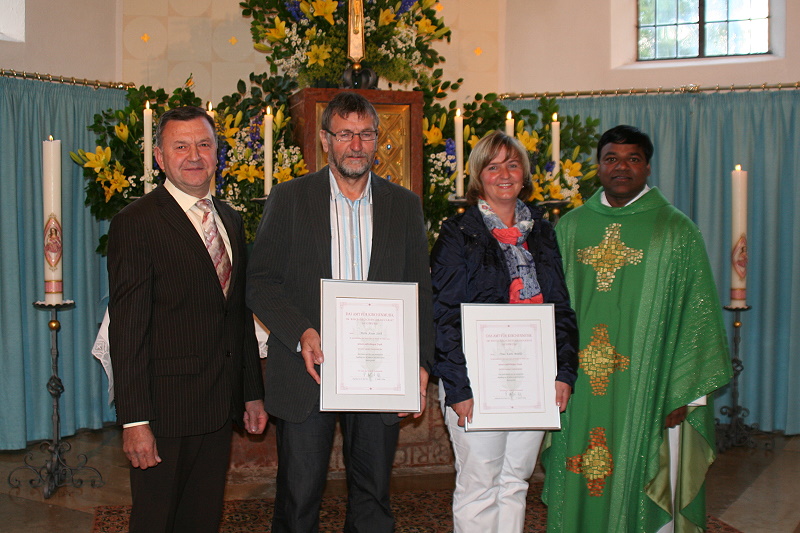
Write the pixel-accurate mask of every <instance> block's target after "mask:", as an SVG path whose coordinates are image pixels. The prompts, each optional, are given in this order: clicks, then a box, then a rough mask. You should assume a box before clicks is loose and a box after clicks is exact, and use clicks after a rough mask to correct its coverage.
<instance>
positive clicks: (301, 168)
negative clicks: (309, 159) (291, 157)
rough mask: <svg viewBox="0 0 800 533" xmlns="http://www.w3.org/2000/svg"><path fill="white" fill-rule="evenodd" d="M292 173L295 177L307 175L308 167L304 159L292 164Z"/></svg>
mask: <svg viewBox="0 0 800 533" xmlns="http://www.w3.org/2000/svg"><path fill="white" fill-rule="evenodd" d="M294 173H295V175H297V176H305V175H306V174H308V167H306V162H305V160H304V159H301V160H300V161H298V162H297V163H295V164H294Z"/></svg>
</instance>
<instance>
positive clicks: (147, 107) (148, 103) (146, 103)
mask: <svg viewBox="0 0 800 533" xmlns="http://www.w3.org/2000/svg"><path fill="white" fill-rule="evenodd" d="M144 108H145V109H150V100H147V101H146V102H145V103H144Z"/></svg>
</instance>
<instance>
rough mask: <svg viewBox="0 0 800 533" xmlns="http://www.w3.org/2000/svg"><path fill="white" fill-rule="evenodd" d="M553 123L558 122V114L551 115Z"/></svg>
mask: <svg viewBox="0 0 800 533" xmlns="http://www.w3.org/2000/svg"><path fill="white" fill-rule="evenodd" d="M553 122H558V113H553Z"/></svg>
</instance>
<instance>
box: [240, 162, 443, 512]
mask: <svg viewBox="0 0 800 533" xmlns="http://www.w3.org/2000/svg"><path fill="white" fill-rule="evenodd" d="M371 183H372V202H373V238H372V239H373V240H372V253H371V258H370V264H369V275H368V279H369V280H370V281H403V282H417V283H418V284H419V324H420V361H421V365H422V366H423V367H425V368H426V369H428V370H430V366H431V363H432V359H433V328H432V322H433V321H432V315H431V313H432V311H431V285H430V269H429V266H428V247H427V238H426V236H425V227H424V221H423V217H422V209H421V206H420V201H419V198H418V197H417V196H416V195H415V194H413V193H412V192H410V191H409V190H407V189H404V188H403V187H400V186H398V185H395V184H392V183H391V182H389V181H387V180H384V179H382V178H380V177H379V176H375V175H374V174H373V176H372V181H371ZM330 277H331V230H330V183H329V174H328V167H325V168H323V169H322V170H320V171H318V172H315V173H313V174H310V175H308V176H304V177H302V178H298V179H294V180H292V181H289V182H286V183H283V184H280V185H277V186H276V187H275V188H274V189H273V191H272V193H271V194H270V196H269V199H268V201H267V204H266V206H265V208H264V218H263V219H262V221H261V225H260V227H259V230H258V234H257V236H256V243H255V247H254V250H253V254H252V257H251V260H250V264H249V267H248V291H247V302H248V305H249V306H250V308H251V309H253V311H254V312H255V314H256V315H257V316H258V318H259V319H261V321H262V322H263V323H264V325H265V326H266V327H267V328H268V329H269V330H270V337H269V341H268V345H269V356H268V357H267V361H266V367H265V388H266V391H267V393H266V394H267V395H266V398H265V409H266V410H267V412H269V413H270V415H273V416H275V417H278V418H279V419H282V420H283V421H287V422H290V423H302V422H304V421H305V420H307V419H308V418H309V416H311V415H312V414H314V416H312V418H315V417H316V415H317V414H318V413H319V395H320V392H319V385H317V383H316V382H315V381H314V380H313V379H312V378H311V377H310V376H309V375H308V373H307V372H306V369H305V366H304V363H303V358H302V357H301V355H300V354H299V353H297V345H298V342H299V340H300V337H301V335H302V334H303V332H304V331H305V330H306V329H308V328H314V329H315V330H317V331H320V279H324V278H330ZM382 417H383V421H384V424H380V426H379V427H377V428H376V430H377V431H382V430H381V426H382V427H387V426H391V425H396V423H397V422H399V420H400V419H399V418H398V417H397V416H396V415H395V414H392V413H387V414H383V415H382ZM278 424H279V425H278V429H279V436H278V438H279V441H278V445H279V458H280V459H279V460H280V461H281V462H283V461H284V457H285V453H284V452H286V451H287V450H281V440H280V439H281V437H280V428H281V421H278ZM386 431H391V432H396V426H393V427H392V429H391V430H388V429H387V430H386ZM394 435H395V436H394V442H391V439H387V442H388V444H386V447H387V448H389V449H388V450H387V451H386V452H387V455H388V456H389V469H390V468H391V459H392V457H393V455H394V448H396V443H397V441H396V433H395V434H394ZM374 437H375V438H374V441H373V444H372V446H375V447H377V446H383V444H381V440H380V437H379V436H378V435H377V434H376V435H375V436H374ZM345 438H347V437H345ZM345 447H346V448H347V445H346V446H345ZM323 455H324V454H323ZM300 461H301V462H302V459H300ZM326 465H327V462H325V463H324V464H323V465H322V466H323V467H324V466H326ZM284 466H285V464H279V474H278V493H279V494H278V498H276V505H277V504H279V503H280V502H279V500H280V493H281V488H282V487H281V483H282V473H281V469H282V468H283V467H284ZM317 474H318V473H317V472H314V476H316V475H317ZM288 476H290V477H294V478H297V477H299V476H298V475H297V473H296V474H294V475H293V474H292V472H291V471H290V472H288ZM312 477H313V476H312ZM324 477H325V472H324V471H323V472H322V480H314V481H309V483H310V484H314V483H317V482H319V483H323V484H324ZM292 482H294V479H293V480H292ZM386 482H387V489H388V480H386ZM311 490H319V487H318V486H315V487H312V489H311ZM351 497H352V494H351ZM277 514H278V509H277V508H276V516H277ZM273 527H275V526H273Z"/></svg>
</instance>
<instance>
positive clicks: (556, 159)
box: [550, 113, 561, 174]
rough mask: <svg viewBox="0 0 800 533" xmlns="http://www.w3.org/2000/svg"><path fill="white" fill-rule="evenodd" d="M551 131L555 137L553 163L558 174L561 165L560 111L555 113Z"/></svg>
mask: <svg viewBox="0 0 800 533" xmlns="http://www.w3.org/2000/svg"><path fill="white" fill-rule="evenodd" d="M550 133H551V134H552V138H553V142H552V147H553V163H555V166H554V167H553V174H557V173H558V169H559V167H560V166H561V123H560V122H559V121H558V113H553V122H551V123H550Z"/></svg>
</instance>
